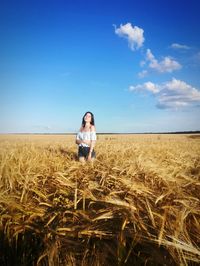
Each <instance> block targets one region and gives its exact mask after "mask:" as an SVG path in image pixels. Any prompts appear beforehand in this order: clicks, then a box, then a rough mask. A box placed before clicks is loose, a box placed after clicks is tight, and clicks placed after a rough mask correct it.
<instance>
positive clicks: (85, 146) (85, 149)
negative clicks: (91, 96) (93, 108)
mask: <svg viewBox="0 0 200 266" xmlns="http://www.w3.org/2000/svg"><path fill="white" fill-rule="evenodd" d="M95 142H96V129H95V125H94V115H93V114H92V113H91V112H86V113H85V114H84V116H83V119H82V125H81V128H80V131H79V132H78V134H77V135H76V144H77V145H78V158H79V161H80V162H85V161H86V160H87V161H92V160H94V158H95V156H96V154H95V151H94V146H95Z"/></svg>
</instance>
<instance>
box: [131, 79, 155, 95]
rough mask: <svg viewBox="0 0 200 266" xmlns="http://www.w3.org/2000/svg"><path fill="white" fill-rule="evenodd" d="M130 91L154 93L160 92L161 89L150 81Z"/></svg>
mask: <svg viewBox="0 0 200 266" xmlns="http://www.w3.org/2000/svg"><path fill="white" fill-rule="evenodd" d="M129 90H130V91H150V92H152V93H158V92H159V88H158V87H157V85H156V84H154V83H153V82H151V81H148V82H145V83H144V84H139V85H136V86H130V87H129Z"/></svg>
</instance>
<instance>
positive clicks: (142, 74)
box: [138, 70, 148, 78]
mask: <svg viewBox="0 0 200 266" xmlns="http://www.w3.org/2000/svg"><path fill="white" fill-rule="evenodd" d="M147 75H148V71H147V70H142V71H141V72H139V73H138V77H139V78H144V77H146V76H147Z"/></svg>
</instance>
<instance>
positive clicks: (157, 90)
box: [129, 78, 200, 109]
mask: <svg viewBox="0 0 200 266" xmlns="http://www.w3.org/2000/svg"><path fill="white" fill-rule="evenodd" d="M129 90H130V91H131V92H134V91H135V92H141V91H148V92H150V93H152V94H153V95H154V96H155V97H156V99H157V104H156V106H157V107H158V108H161V109H167V108H168V109H180V108H183V107H186V106H200V91H199V90H197V89H196V88H194V87H192V86H191V85H189V84H187V83H186V82H184V81H181V80H177V79H175V78H173V79H172V80H171V81H168V82H164V83H162V84H155V83H153V82H150V81H149V82H145V83H144V84H139V85H136V86H133V85H132V86H130V87H129Z"/></svg>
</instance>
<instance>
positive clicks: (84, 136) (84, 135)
mask: <svg viewBox="0 0 200 266" xmlns="http://www.w3.org/2000/svg"><path fill="white" fill-rule="evenodd" d="M76 139H77V140H96V139H97V137H96V132H95V131H83V132H81V131H79V132H78V133H77V135H76ZM79 146H83V147H89V145H87V144H86V143H81V144H79Z"/></svg>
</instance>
